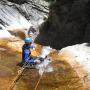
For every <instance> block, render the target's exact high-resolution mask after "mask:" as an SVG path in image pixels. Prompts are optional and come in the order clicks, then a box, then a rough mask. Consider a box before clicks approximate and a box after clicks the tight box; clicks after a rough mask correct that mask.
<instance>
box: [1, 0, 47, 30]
mask: <svg viewBox="0 0 90 90" xmlns="http://www.w3.org/2000/svg"><path fill="white" fill-rule="evenodd" d="M48 5H49V4H48V3H47V2H45V1H43V0H1V1H0V24H1V25H3V26H4V27H6V26H10V25H13V27H23V28H25V29H26V28H28V27H30V26H31V25H33V26H38V25H39V24H40V23H42V22H43V18H44V16H47V15H48V12H49V11H48Z"/></svg>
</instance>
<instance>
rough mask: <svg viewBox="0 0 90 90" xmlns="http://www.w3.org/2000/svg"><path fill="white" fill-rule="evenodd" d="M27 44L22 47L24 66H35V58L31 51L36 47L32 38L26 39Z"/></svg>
mask: <svg viewBox="0 0 90 90" xmlns="http://www.w3.org/2000/svg"><path fill="white" fill-rule="evenodd" d="M24 41H25V44H24V45H23V47H22V64H24V63H25V62H26V63H29V64H31V65H33V64H35V62H34V58H33V57H31V51H30V48H34V46H33V45H32V38H31V37H29V38H25V39H24Z"/></svg>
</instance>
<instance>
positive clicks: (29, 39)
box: [24, 38, 32, 43]
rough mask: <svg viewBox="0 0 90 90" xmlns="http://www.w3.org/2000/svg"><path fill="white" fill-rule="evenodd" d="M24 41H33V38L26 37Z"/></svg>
mask: <svg viewBox="0 0 90 90" xmlns="http://www.w3.org/2000/svg"><path fill="white" fill-rule="evenodd" d="M24 41H25V43H32V38H25V39H24Z"/></svg>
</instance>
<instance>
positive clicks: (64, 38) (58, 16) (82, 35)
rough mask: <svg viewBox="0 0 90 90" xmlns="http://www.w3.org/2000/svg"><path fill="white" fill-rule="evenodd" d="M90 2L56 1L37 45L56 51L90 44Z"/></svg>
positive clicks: (81, 0)
mask: <svg viewBox="0 0 90 90" xmlns="http://www.w3.org/2000/svg"><path fill="white" fill-rule="evenodd" d="M89 11H90V0H69V1H67V0H56V2H55V3H52V5H51V6H50V13H49V17H48V20H47V21H46V22H45V23H43V25H42V26H41V27H40V34H39V36H38V37H37V39H36V42H37V43H40V44H43V45H50V46H52V47H54V48H56V49H61V48H63V47H66V46H69V45H73V44H77V43H82V42H90V34H89V33H90V30H89V28H90V25H89V23H90V12H89Z"/></svg>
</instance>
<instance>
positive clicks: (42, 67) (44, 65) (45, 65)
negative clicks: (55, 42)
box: [36, 46, 53, 75]
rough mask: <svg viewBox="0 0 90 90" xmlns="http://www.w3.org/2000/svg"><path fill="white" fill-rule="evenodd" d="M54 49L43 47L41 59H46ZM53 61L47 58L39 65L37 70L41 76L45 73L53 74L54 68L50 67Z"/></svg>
mask: <svg viewBox="0 0 90 90" xmlns="http://www.w3.org/2000/svg"><path fill="white" fill-rule="evenodd" d="M52 50H53V49H52V48H50V47H48V46H43V48H42V53H41V55H40V57H42V58H45V57H46V56H47V55H48V54H49V53H50V52H51V51H52ZM50 62H51V59H50V58H49V57H47V58H45V59H44V61H43V62H42V63H40V64H38V65H36V68H37V69H38V70H39V74H40V75H42V74H43V73H44V72H52V71H53V67H51V66H50V65H49V63H50Z"/></svg>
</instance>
